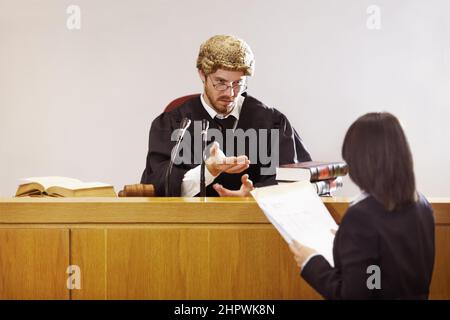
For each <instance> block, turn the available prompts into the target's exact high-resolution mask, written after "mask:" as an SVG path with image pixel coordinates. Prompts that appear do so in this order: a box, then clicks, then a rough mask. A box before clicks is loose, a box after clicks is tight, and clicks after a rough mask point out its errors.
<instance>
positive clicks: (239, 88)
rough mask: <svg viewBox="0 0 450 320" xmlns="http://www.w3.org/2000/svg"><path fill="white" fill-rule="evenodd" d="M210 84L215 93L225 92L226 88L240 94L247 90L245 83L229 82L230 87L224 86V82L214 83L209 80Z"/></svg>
mask: <svg viewBox="0 0 450 320" xmlns="http://www.w3.org/2000/svg"><path fill="white" fill-rule="evenodd" d="M211 83H212V85H213V87H214V89H216V90H217V91H226V90H228V88H233V91H235V92H238V93H242V92H244V91H245V90H247V83H246V82H231V86H230V85H228V84H226V83H225V82H222V81H220V82H218V83H214V82H213V81H212V79H211Z"/></svg>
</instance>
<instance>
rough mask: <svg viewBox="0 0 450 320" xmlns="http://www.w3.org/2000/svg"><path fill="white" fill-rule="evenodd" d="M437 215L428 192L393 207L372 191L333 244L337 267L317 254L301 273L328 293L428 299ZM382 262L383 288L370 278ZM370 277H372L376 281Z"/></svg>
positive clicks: (352, 211) (351, 212)
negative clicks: (389, 208) (405, 204)
mask: <svg viewBox="0 0 450 320" xmlns="http://www.w3.org/2000/svg"><path fill="white" fill-rule="evenodd" d="M434 228H435V225H434V218H433V212H432V209H431V206H430V204H429V203H428V201H427V200H426V199H425V197H424V196H422V195H420V196H419V200H418V201H417V202H416V203H415V204H413V205H411V206H409V207H407V208H404V209H401V210H396V211H393V212H389V211H386V210H385V209H384V207H383V206H382V205H381V204H380V203H379V202H378V201H377V200H375V198H373V197H372V196H368V197H367V198H365V199H364V200H362V201H360V202H358V203H356V204H354V205H352V206H350V207H349V209H348V210H347V212H346V214H345V215H344V217H343V219H342V222H341V225H340V227H339V230H338V231H337V233H336V237H335V239H334V246H333V257H334V263H335V267H334V268H333V267H331V266H330V264H329V263H328V262H327V261H326V260H325V258H324V257H323V256H320V255H318V256H314V257H313V258H311V260H310V261H309V262H308V263H307V264H306V265H305V266H304V267H303V269H302V272H301V275H302V277H303V278H304V279H305V280H306V281H307V282H308V283H309V284H310V285H311V286H312V287H313V288H314V289H316V290H317V291H318V292H319V293H320V294H321V295H322V296H323V297H324V298H326V299H427V298H428V293H429V287H430V282H431V276H432V272H433V265H434V250H435V248H434ZM370 265H376V266H378V267H379V268H380V273H379V274H380V276H381V282H380V283H381V289H376V288H375V289H369V288H368V286H367V282H368V279H369V277H371V276H372V275H374V271H373V270H370V269H369V271H368V270H367V268H368V267H369V266H370ZM371 280H373V278H371V279H370V280H369V283H371V284H372V283H373V282H372V281H371Z"/></svg>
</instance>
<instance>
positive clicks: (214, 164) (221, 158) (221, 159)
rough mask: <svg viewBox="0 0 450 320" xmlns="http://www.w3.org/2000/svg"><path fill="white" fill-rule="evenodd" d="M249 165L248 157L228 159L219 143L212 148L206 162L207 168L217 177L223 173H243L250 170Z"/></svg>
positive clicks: (215, 143)
mask: <svg viewBox="0 0 450 320" xmlns="http://www.w3.org/2000/svg"><path fill="white" fill-rule="evenodd" d="M249 165H250V160H249V159H248V158H247V156H239V157H226V156H225V155H224V153H223V151H222V150H220V147H219V144H218V143H217V142H214V143H213V145H212V146H211V150H210V156H209V158H208V159H206V161H205V166H206V168H207V169H208V171H209V172H210V173H211V174H212V175H213V176H215V177H216V176H218V175H219V174H221V173H222V172H226V173H241V172H242V171H244V170H246V169H248V167H249Z"/></svg>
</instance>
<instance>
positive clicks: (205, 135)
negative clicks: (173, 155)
mask: <svg viewBox="0 0 450 320" xmlns="http://www.w3.org/2000/svg"><path fill="white" fill-rule="evenodd" d="M208 128H209V121H208V120H206V119H203V120H202V132H201V133H202V163H201V167H200V196H201V197H206V182H205V160H206V154H205V149H206V144H207V141H208Z"/></svg>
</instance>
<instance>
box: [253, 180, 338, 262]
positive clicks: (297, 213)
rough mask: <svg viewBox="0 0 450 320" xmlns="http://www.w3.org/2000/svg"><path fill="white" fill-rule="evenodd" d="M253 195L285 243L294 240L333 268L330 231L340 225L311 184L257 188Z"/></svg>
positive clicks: (332, 237) (300, 183) (307, 182)
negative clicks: (318, 254) (314, 252)
mask: <svg viewBox="0 0 450 320" xmlns="http://www.w3.org/2000/svg"><path fill="white" fill-rule="evenodd" d="M251 193H252V195H253V197H254V198H255V200H256V201H257V203H258V205H259V207H260V208H261V209H262V211H263V212H264V214H265V215H266V216H267V218H268V219H269V221H270V222H271V223H272V224H273V225H274V227H275V228H276V229H277V230H278V231H279V232H280V234H281V235H282V236H283V238H284V239H285V240H286V242H288V243H291V242H292V240H293V239H295V240H297V241H298V242H300V243H301V244H303V245H305V246H308V247H310V248H313V249H315V250H316V251H317V252H318V253H320V254H321V255H323V256H324V257H325V259H327V260H328V262H329V263H330V265H331V266H334V261H333V241H334V234H333V233H332V232H331V230H332V229H333V230H337V228H338V226H337V224H336V222H335V221H334V220H333V218H332V217H331V215H330V213H329V212H328V210H327V208H326V207H325V205H324V204H323V202H322V200H321V199H320V197H319V196H318V195H317V193H316V190H315V189H314V186H313V185H312V184H311V183H310V182H309V181H301V182H293V183H289V184H283V185H276V186H269V187H263V188H257V189H255V190H253V191H252V192H251Z"/></svg>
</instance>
